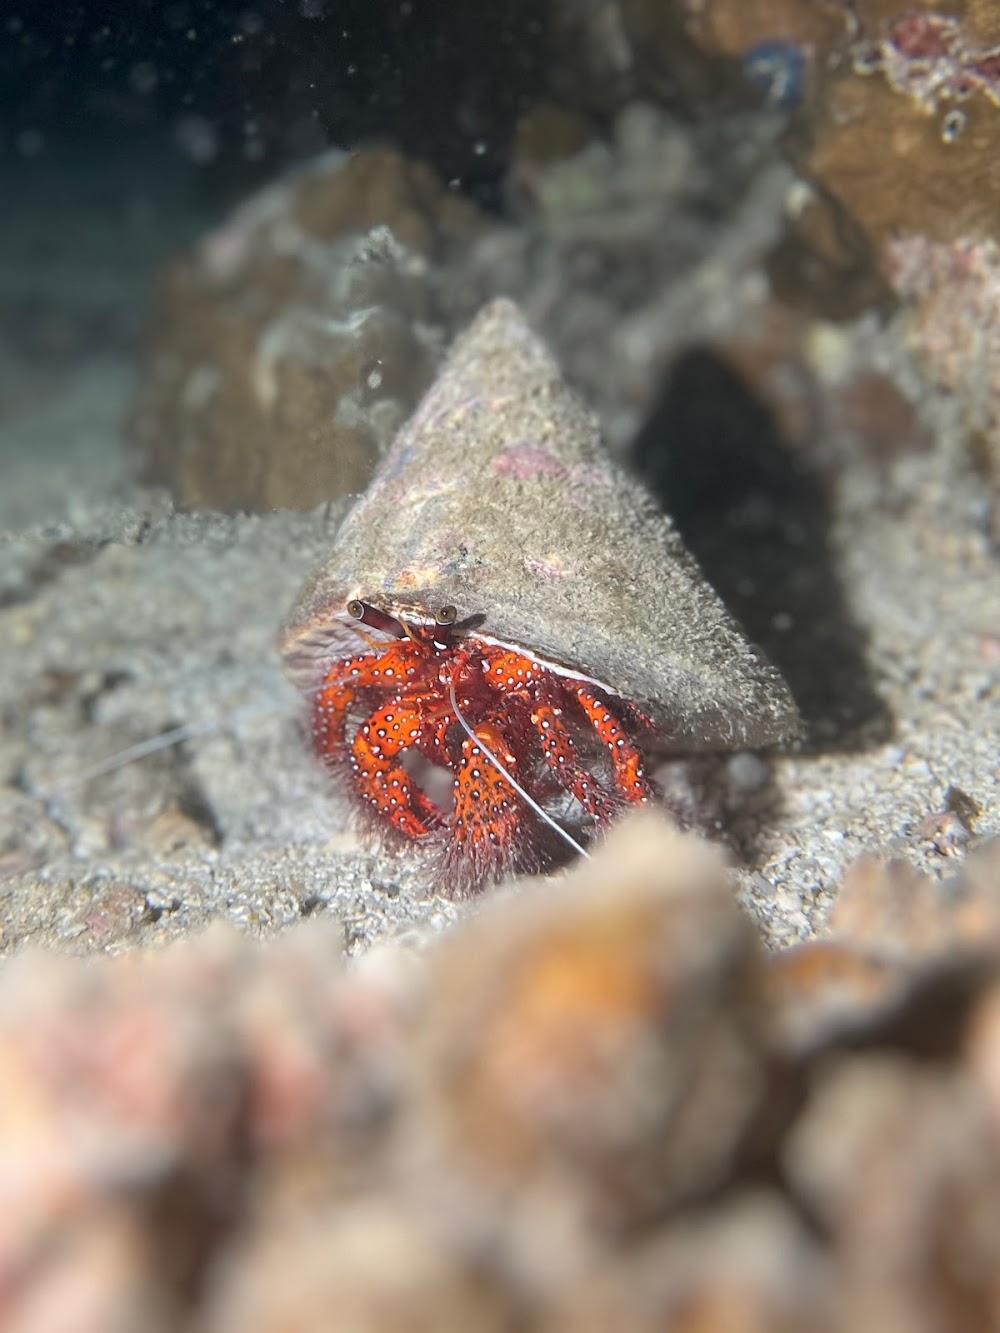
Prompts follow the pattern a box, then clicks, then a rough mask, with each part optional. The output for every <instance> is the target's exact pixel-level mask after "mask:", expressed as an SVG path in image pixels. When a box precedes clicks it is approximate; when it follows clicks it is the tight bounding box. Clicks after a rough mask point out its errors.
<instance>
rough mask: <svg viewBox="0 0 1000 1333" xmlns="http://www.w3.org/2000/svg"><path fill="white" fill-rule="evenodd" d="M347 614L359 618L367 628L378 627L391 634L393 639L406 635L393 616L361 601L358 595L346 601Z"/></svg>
mask: <svg viewBox="0 0 1000 1333" xmlns="http://www.w3.org/2000/svg"><path fill="white" fill-rule="evenodd" d="M347 614H348V615H349V616H351V617H353V619H355V620H360V621H361V623H362V625H367V626H368V627H369V629H379V630H381V631H382V632H383V633H384V634H391V635H392V637H393V638H394V639H403V638H405V637H406V631H405V630H404V629H403V627H402V625H401V624H400V623H399V621H398V620H396V618H395V617H394V616H390V615H389V614H388V613H387V612H386V611H380V610H379V609H378V607H377V606H372V604H371V602H363V601H361V599H360V598H359V597H352V598H351V600H350V601H349V602H348V603H347Z"/></svg>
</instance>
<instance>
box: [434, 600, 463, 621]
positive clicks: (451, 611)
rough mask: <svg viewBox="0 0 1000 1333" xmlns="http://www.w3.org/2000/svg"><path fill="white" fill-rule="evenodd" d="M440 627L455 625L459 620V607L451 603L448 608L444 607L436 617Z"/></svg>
mask: <svg viewBox="0 0 1000 1333" xmlns="http://www.w3.org/2000/svg"><path fill="white" fill-rule="evenodd" d="M435 619H436V620H437V623H438V624H439V625H454V623H455V621H456V620H457V619H458V607H456V606H452V605H451V603H450V602H449V603H448V605H447V606H442V607H441V609H440V611H438V613H437V616H436V617H435Z"/></svg>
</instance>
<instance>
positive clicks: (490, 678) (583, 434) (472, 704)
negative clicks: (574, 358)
mask: <svg viewBox="0 0 1000 1333" xmlns="http://www.w3.org/2000/svg"><path fill="white" fill-rule="evenodd" d="M282 652H283V657H284V661H285V665H286V669H287V671H288V672H289V674H290V675H291V677H292V679H293V680H294V681H295V682H296V683H297V684H298V685H299V686H300V687H301V688H302V690H303V691H304V693H305V696H306V699H307V701H308V707H309V712H310V722H311V730H312V736H313V740H314V743H315V746H316V749H317V751H318V753H319V754H320V755H321V757H322V758H323V760H324V761H325V762H326V763H327V764H328V766H329V767H330V769H331V771H332V772H333V773H334V774H336V776H337V778H338V780H339V781H340V782H342V783H343V785H344V787H345V789H346V791H347V792H348V793H349V795H350V796H351V798H352V800H353V802H354V804H355V806H356V808H357V809H358V811H359V813H361V814H362V815H364V816H367V818H366V820H365V821H364V822H365V824H366V827H368V828H369V829H371V830H372V831H373V832H374V833H376V834H379V835H381V836H382V837H383V839H387V840H389V841H397V842H399V843H401V844H407V845H410V846H413V847H415V848H417V849H420V850H423V851H426V852H428V853H432V854H433V855H434V856H435V857H436V859H437V867H438V875H439V879H438V887H439V888H441V889H442V890H444V891H447V892H451V893H468V892H473V891H475V890H477V889H479V888H481V887H482V886H483V885H485V884H486V883H488V882H489V881H491V880H494V879H497V878H499V877H501V876H502V875H504V874H506V873H508V872H510V871H515V870H527V869H532V870H534V869H539V868H544V867H545V866H546V865H547V864H549V863H550V862H551V861H552V860H554V859H555V857H556V855H557V853H558V849H559V846H560V837H566V836H568V837H569V838H570V839H571V840H575V839H574V834H575V835H576V837H580V838H585V837H586V835H587V832H588V830H589V829H592V828H594V827H599V826H603V825H606V824H607V823H608V822H609V821H611V820H612V819H613V818H614V817H615V815H616V814H617V813H618V812H619V811H621V810H623V809H625V808H627V807H628V806H629V805H631V804H644V803H646V802H649V801H651V800H653V799H655V791H654V788H653V785H652V783H651V782H650V779H649V777H648V774H647V763H648V759H647V756H649V755H650V754H652V753H654V752H657V751H660V752H664V751H665V752H670V751H673V752H678V751H690V750H695V749H725V748H734V747H756V746H762V745H769V744H772V743H774V742H776V741H779V740H781V739H783V738H785V737H787V736H789V735H792V734H794V733H795V732H796V731H797V729H798V725H799V722H798V714H797V712H796V709H795V705H794V703H793V702H792V699H791V697H790V695H789V693H788V690H787V688H786V686H785V684H784V682H783V681H782V679H781V677H780V675H779V674H778V672H777V671H776V670H775V669H774V667H772V666H771V665H770V664H769V663H768V662H767V661H766V660H765V659H764V658H763V657H762V656H761V654H760V653H759V652H758V651H757V650H756V649H755V648H753V647H752V646H751V645H750V644H749V643H748V641H747V640H746V638H745V637H744V635H743V633H742V631H741V630H740V629H739V628H738V627H737V625H736V624H735V623H734V622H733V620H732V619H731V618H730V617H729V615H728V614H727V612H726V611H725V609H724V608H723V606H722V604H721V602H720V601H719V599H718V597H717V596H716V595H715V593H714V592H713V591H712V589H711V588H710V587H709V586H708V584H707V583H706V582H705V579H704V577H703V575H702V574H701V572H700V570H699V569H698V567H697V565H696V564H695V563H694V561H693V559H692V557H691V556H690V555H689V554H688V552H687V551H686V549H685V548H684V547H683V545H682V543H681V541H680V539H679V537H678V536H677V533H676V531H675V530H674V528H673V526H672V524H671V523H670V521H669V519H667V518H666V517H665V516H664V515H663V513H662V512H661V511H660V509H659V507H658V506H657V505H656V504H655V502H654V501H653V500H652V498H651V497H650V496H649V495H648V494H647V493H646V491H645V490H644V489H643V487H642V486H641V485H640V484H639V483H638V482H637V481H636V480H634V479H633V478H631V477H629V476H628V475H626V474H625V472H624V471H623V470H622V469H621V468H620V467H619V466H618V465H617V464H616V463H615V462H614V461H613V460H612V459H611V458H610V456H609V455H608V454H607V452H606V451H605V449H604V447H603V445H602V443H601V440H600V434H599V429H598V426H597V423H596V420H595V418H594V417H593V416H592V414H591V413H589V412H588V411H587V410H586V408H585V407H584V406H583V405H582V403H581V402H580V401H579V399H578V398H577V397H576V396H575V395H574V394H573V393H572V392H571V391H570V390H569V389H568V388H567V387H566V385H565V383H564V382H563V380H562V377H561V375H560V372H559V369H558V366H557V365H556V363H555V361H554V360H553V358H552V356H551V354H550V353H549V351H548V350H547V348H546V347H545V345H544V344H543V343H542V342H541V340H540V339H539V338H538V337H537V336H536V335H535V334H534V332H533V331H532V330H531V329H530V328H529V326H528V325H527V323H526V322H525V320H524V318H523V316H522V315H521V314H520V312H519V311H518V309H517V307H516V306H515V305H513V303H511V302H510V301H507V300H497V301H494V302H492V303H491V304H490V305H488V306H487V307H486V308H485V309H484V310H483V311H482V312H481V313H480V315H479V316H478V317H477V319H476V320H475V321H474V323H473V324H472V326H471V327H470V328H469V329H468V331H467V332H466V333H465V334H464V335H462V336H461V337H460V338H459V339H458V341H457V342H456V344H455V345H454V347H453V349H452V351H451V353H450V355H449V357H448V359H447V361H446V364H445V366H444V369H443V370H442V372H441V374H440V376H439V378H438V379H437V381H436V382H435V384H434V385H433V386H432V387H431V389H430V390H429V391H428V393H427V395H426V396H425V398H424V400H423V401H422V403H421V404H420V406H419V407H418V409H417V411H416V413H415V414H414V416H413V417H412V418H411V420H410V421H409V422H408V424H407V425H406V426H404V428H403V430H402V432H401V433H400V435H399V436H398V437H397V439H396V440H395V442H394V444H393V445H392V447H391V449H390V450H389V452H388V454H387V455H386V457H385V458H384V459H383V461H382V463H381V465H380V467H379V469H378V472H377V474H376V476H375V478H374V480H373V481H372V484H371V486H370V488H369V490H368V491H367V492H366V493H365V495H364V496H363V497H362V498H361V499H360V500H359V501H358V502H357V504H356V505H355V506H354V508H353V509H352V510H351V511H350V512H349V514H348V515H347V517H346V518H345V520H344V523H343V525H342V527H341V529H340V531H339V533H338V535H337V538H336V542H335V546H334V549H333V551H332V552H331V555H330V558H329V560H328V561H327V562H326V564H325V565H324V566H323V567H322V568H321V569H320V570H319V571H317V573H316V574H315V575H314V576H313V578H312V580H311V581H310V583H309V585H308V586H307V588H306V589H305V591H304V593H303V595H302V598H301V600H300V602H299V604H298V605H297V607H296V608H295V610H294V611H293V613H292V615H291V617H290V619H289V622H288V624H287V626H286V629H285V632H284V635H283V642H282Z"/></svg>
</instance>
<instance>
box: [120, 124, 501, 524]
mask: <svg viewBox="0 0 1000 1333" xmlns="http://www.w3.org/2000/svg"><path fill="white" fill-rule="evenodd" d="M477 225H478V219H477V214H476V213H475V211H474V210H473V208H472V207H471V205H467V204H465V203H463V202H462V201H460V200H459V199H457V198H456V197H455V196H454V195H452V194H450V193H449V192H448V191H447V190H445V189H444V188H442V187H441V186H440V184H438V182H437V181H436V180H435V178H434V177H433V175H432V174H431V173H430V172H429V171H428V170H427V169H426V168H424V167H422V166H420V165H419V164H413V163H409V162H407V161H406V159H404V158H403V157H401V156H400V155H399V154H398V153H396V152H394V151H392V150H390V149H381V148H372V149H363V150H361V151H359V152H358V153H356V154H354V155H352V156H350V157H348V158H344V157H343V156H342V155H328V156H326V157H322V158H319V159H317V160H316V161H315V162H313V163H310V164H308V165H307V166H306V167H303V168H300V169H298V170H297V171H295V172H293V173H291V174H290V175H289V176H288V177H286V178H285V179H284V180H282V181H280V182H278V183H277V184H276V185H274V186H272V187H270V188H269V189H267V190H265V191H263V192H262V193H261V194H260V195H258V196H256V197H255V198H253V199H251V200H249V201H248V202H247V203H245V204H244V205H243V206H242V207H241V208H240V209H238V210H237V212H236V213H235V214H234V215H233V216H232V217H231V218H230V220H229V221H228V222H227V223H225V224H224V225H223V226H222V227H221V228H220V229H219V230H218V231H217V232H216V233H214V234H213V235H211V236H209V237H208V238H207V239H206V240H205V241H204V242H203V243H202V245H201V246H200V247H199V249H198V250H197V251H196V252H194V253H193V254H191V255H189V256H187V257H185V258H183V259H180V260H177V261H175V262H174V263H172V264H171V265H169V266H168V268H167V269H166V270H165V272H164V274H163V277H162V280H161V282H160V287H159V294H158V297H157V301H156V306H155V310H154V315H153V319H152V324H151V328H150V331H149V335H148V350H147V356H146V374H145V379H144V382H143V385H142V387H141V390H140V394H139V398H138V401H137V403H136V405H135V408H134V411H133V416H132V434H133V438H134V440H135V442H136V444H137V446H138V450H139V453H140V455H141V464H142V469H143V472H144V475H145V477H146V478H147V479H148V480H150V481H153V482H156V483H160V484H164V485H167V486H169V487H170V488H171V489H172V490H173V492H174V494H175V495H176V497H177V498H178V500H179V501H180V502H181V503H182V504H185V505H195V506H198V505H207V506H213V507H216V508H222V509H229V510H233V509H269V508H274V507H281V506H288V507H298V508H312V507H313V506H315V505H317V504H319V503H321V502H323V501H324V500H330V499H335V498H337V497H338V496H341V495H345V494H348V493H350V492H352V491H356V490H358V489H360V488H362V487H363V486H364V484H365V482H366V480H367V478H368V476H369V474H370V472H371V469H372V467H373V466H374V463H375V460H376V458H377V457H378V455H379V454H380V452H381V451H382V450H383V449H384V448H385V447H386V446H387V445H388V443H389V441H390V440H391V439H392V436H393V435H394V434H395V432H396V430H397V429H398V427H399V426H400V424H401V423H402V421H403V420H404V419H405V417H406V416H407V414H408V412H409V410H410V409H411V408H412V406H413V404H414V402H415V401H416V399H417V397H418V396H419V394H420V392H421V391H422V390H423V388H424V387H425V386H426V384H427V382H428V380H429V378H430V377H431V375H432V373H433V369H434V365H435V361H436V356H437V336H438V335H437V331H436V329H435V312H434V301H433V296H432V285H433V284H432V270H431V267H430V265H431V264H432V263H433V262H435V261H436V260H437V259H439V258H442V257H443V256H444V255H445V254H447V253H448V252H449V250H451V249H452V248H454V247H457V246H461V245H462V244H463V243H464V242H465V240H466V239H467V238H468V237H469V236H470V235H471V233H472V232H473V231H474V230H475V229H476V227H477Z"/></svg>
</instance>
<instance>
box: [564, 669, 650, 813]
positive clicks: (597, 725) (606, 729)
mask: <svg viewBox="0 0 1000 1333" xmlns="http://www.w3.org/2000/svg"><path fill="white" fill-rule="evenodd" d="M571 689H572V691H573V694H574V695H575V696H576V698H577V700H578V701H579V703H580V707H581V708H582V709H583V711H584V713H585V714H586V715H587V717H588V719H589V721H590V725H591V726H592V727H593V728H594V730H595V731H596V732H597V734H598V736H599V737H600V738H601V740H602V741H603V742H604V744H605V745H606V746H607V749H608V752H609V754H610V755H611V763H612V766H613V767H614V772H615V782H616V784H617V786H618V789H619V791H620V792H621V793H622V795H623V796H624V797H625V799H626V800H628V801H632V802H634V803H635V804H636V805H644V804H645V803H646V802H647V801H649V800H651V799H652V796H653V789H652V787H650V785H649V781H648V780H647V778H646V772H645V769H644V768H643V766H642V755H641V754H640V753H639V751H638V750H637V749H636V747H635V746H634V745H633V744H632V742H631V741H630V740H629V738H628V736H627V735H626V733H625V728H624V727H623V726H622V724H621V722H620V720H619V719H618V718H617V717H616V716H615V715H614V713H613V712H612V711H611V709H610V708H609V707H608V704H607V703H606V702H605V700H604V699H602V698H601V696H600V695H599V694H598V693H597V692H596V691H595V690H592V689H591V688H590V686H589V685H584V684H582V683H578V684H575V685H572V686H571Z"/></svg>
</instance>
